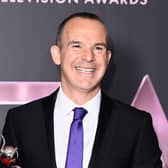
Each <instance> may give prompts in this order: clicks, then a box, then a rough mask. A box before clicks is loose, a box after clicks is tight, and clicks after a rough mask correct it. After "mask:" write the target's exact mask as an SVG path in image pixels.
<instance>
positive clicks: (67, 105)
mask: <svg viewBox="0 0 168 168" xmlns="http://www.w3.org/2000/svg"><path fill="white" fill-rule="evenodd" d="M100 101H101V91H100V90H99V91H98V93H97V94H96V96H94V97H93V98H92V99H91V100H89V101H88V102H86V103H85V104H83V105H80V106H79V105H77V104H75V103H74V102H73V101H72V100H71V99H69V98H68V97H67V96H66V95H65V94H64V92H63V90H62V87H61V86H60V89H59V91H58V94H57V99H56V104H57V105H59V107H60V109H64V110H62V112H63V113H62V114H61V115H63V116H66V115H70V114H71V112H72V109H73V108H74V107H83V108H85V109H86V110H87V111H88V114H87V115H92V114H93V113H94V112H96V113H97V112H98V111H99V108H100Z"/></svg>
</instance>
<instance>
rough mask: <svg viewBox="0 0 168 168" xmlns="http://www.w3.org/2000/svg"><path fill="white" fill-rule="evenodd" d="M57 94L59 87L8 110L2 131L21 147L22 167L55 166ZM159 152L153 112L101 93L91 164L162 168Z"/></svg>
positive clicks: (100, 167) (101, 167) (112, 167)
mask: <svg viewBox="0 0 168 168" xmlns="http://www.w3.org/2000/svg"><path fill="white" fill-rule="evenodd" d="M56 96H57V91H56V92H54V93H53V94H51V95H50V96H48V97H45V98H42V99H39V100H36V101H33V102H31V103H28V104H25V105H21V106H20V107H16V108H14V109H11V110H9V112H8V114H7V118H6V123H5V126H4V129H3V135H4V137H5V139H6V142H7V145H13V146H17V147H18V149H19V150H18V151H19V159H18V164H19V165H21V166H22V168H56V161H55V151H54V150H55V149H54V131H53V111H54V104H55V100H56ZM93 122H94V119H93ZM55 138H57V137H55ZM160 156H161V151H160V149H159V145H158V141H157V137H156V134H155V132H154V129H153V127H152V120H151V116H150V114H148V113H146V112H143V111H139V110H137V109H135V108H133V107H131V106H129V105H126V104H123V103H121V102H120V101H118V100H114V99H111V98H109V97H108V96H106V95H105V94H104V93H102V100H101V108H100V114H99V120H98V126H97V132H96V137H95V141H94V146H93V150H92V155H91V158H90V162H89V168H161V167H162V164H161V160H160Z"/></svg>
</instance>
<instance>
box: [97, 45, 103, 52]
mask: <svg viewBox="0 0 168 168" xmlns="http://www.w3.org/2000/svg"><path fill="white" fill-rule="evenodd" d="M95 49H96V50H99V51H102V50H104V46H96V47H95Z"/></svg>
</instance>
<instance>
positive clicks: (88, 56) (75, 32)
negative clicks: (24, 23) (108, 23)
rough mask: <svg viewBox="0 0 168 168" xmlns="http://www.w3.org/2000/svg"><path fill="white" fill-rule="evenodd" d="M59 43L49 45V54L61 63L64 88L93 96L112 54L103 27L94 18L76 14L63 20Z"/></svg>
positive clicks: (66, 90) (66, 91)
mask: <svg viewBox="0 0 168 168" xmlns="http://www.w3.org/2000/svg"><path fill="white" fill-rule="evenodd" d="M60 43H61V46H53V47H52V48H51V54H52V57H53V60H54V62H55V63H56V64H60V65H61V82H62V88H63V90H64V92H65V93H67V94H68V95H71V94H70V92H71V93H75V92H78V93H87V94H88V93H90V94H91V95H93V96H94V95H95V94H96V93H97V92H98V90H99V88H100V81H101V79H102V78H103V76H104V73H105V71H106V68H107V65H108V63H109V60H110V57H111V52H110V51H109V50H107V30H106V28H105V27H104V25H103V24H102V23H101V22H99V21H97V20H93V19H86V18H80V17H76V18H73V19H71V20H69V21H68V22H67V23H66V25H65V27H64V29H63V32H62V36H61V42H60Z"/></svg>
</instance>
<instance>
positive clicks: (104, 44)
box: [67, 40, 107, 48]
mask: <svg viewBox="0 0 168 168" xmlns="http://www.w3.org/2000/svg"><path fill="white" fill-rule="evenodd" d="M71 44H83V43H82V42H81V41H76V40H72V41H70V42H68V44H67V46H69V45H71ZM98 45H101V46H104V47H105V48H107V44H106V43H104V42H98V43H95V44H94V45H93V46H94V47H95V46H98Z"/></svg>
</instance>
